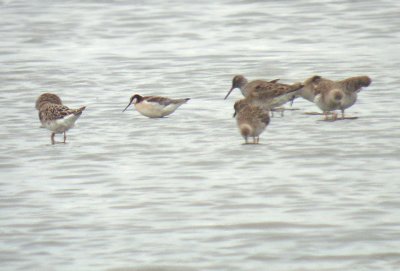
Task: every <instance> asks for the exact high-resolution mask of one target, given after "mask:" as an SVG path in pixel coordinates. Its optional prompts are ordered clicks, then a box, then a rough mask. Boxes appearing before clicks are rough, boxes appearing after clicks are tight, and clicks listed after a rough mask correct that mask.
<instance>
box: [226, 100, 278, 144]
mask: <svg viewBox="0 0 400 271" xmlns="http://www.w3.org/2000/svg"><path fill="white" fill-rule="evenodd" d="M233 107H234V109H235V113H234V116H235V117H236V122H237V125H238V128H239V131H240V134H241V135H242V136H243V138H244V140H245V142H246V144H247V143H248V138H249V137H252V138H253V144H258V142H259V140H260V134H261V133H262V132H263V131H264V130H265V128H266V127H267V125H268V124H269V122H270V118H269V112H268V110H266V109H265V108H263V107H259V106H256V105H253V104H251V103H249V102H248V101H247V99H242V100H239V101H236V102H235V105H234V106H233Z"/></svg>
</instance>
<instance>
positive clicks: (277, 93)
mask: <svg viewBox="0 0 400 271" xmlns="http://www.w3.org/2000/svg"><path fill="white" fill-rule="evenodd" d="M278 80H279V79H275V80H272V81H265V80H253V81H251V82H248V80H247V79H246V78H245V77H244V76H243V75H236V76H235V77H233V79H232V87H231V89H230V90H229V92H228V93H227V94H226V96H225V98H224V99H226V98H228V96H229V94H231V92H232V91H233V90H234V89H235V88H238V89H240V91H241V92H242V94H243V96H245V98H246V99H247V101H248V102H249V103H252V104H254V105H257V106H261V107H266V109H268V110H271V109H273V108H276V107H279V106H281V105H283V104H285V103H286V102H288V101H290V100H292V99H294V98H295V97H296V91H298V90H300V89H301V88H302V87H303V84H302V83H295V84H292V85H287V84H281V83H278Z"/></svg>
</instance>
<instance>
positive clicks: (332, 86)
mask: <svg viewBox="0 0 400 271" xmlns="http://www.w3.org/2000/svg"><path fill="white" fill-rule="evenodd" d="M370 84H371V78H369V77H368V76H355V77H349V78H346V79H344V80H339V81H333V80H330V79H327V78H323V77H321V76H318V75H316V76H313V77H311V78H309V79H307V80H306V81H305V87H304V89H305V93H306V95H305V96H306V97H308V99H312V97H313V96H314V102H315V104H316V105H317V106H318V107H319V108H320V109H321V110H322V111H323V113H324V115H325V120H327V119H328V112H330V111H334V110H340V111H341V112H342V119H344V111H345V110H346V109H347V108H349V107H351V106H352V105H354V104H355V102H356V101H357V93H358V92H360V91H361V89H362V88H363V87H367V86H369V85H370ZM303 94H304V93H303ZM336 118H337V114H336V113H334V114H333V119H336Z"/></svg>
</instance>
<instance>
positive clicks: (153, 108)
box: [122, 94, 190, 118]
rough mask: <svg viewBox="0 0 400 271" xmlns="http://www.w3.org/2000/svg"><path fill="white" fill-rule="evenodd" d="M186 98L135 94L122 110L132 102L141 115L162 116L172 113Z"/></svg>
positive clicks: (187, 99)
mask: <svg viewBox="0 0 400 271" xmlns="http://www.w3.org/2000/svg"><path fill="white" fill-rule="evenodd" d="M189 100H190V98H186V99H170V98H165V97H159V96H146V97H143V96H141V95H139V94H135V95H133V96H132V97H131V99H130V101H129V104H128V105H127V106H126V107H125V109H124V110H122V112H124V111H125V110H126V109H128V107H129V106H130V105H131V104H133V105H134V106H135V108H136V110H137V111H139V113H140V114H142V115H143V116H146V117H149V118H162V117H165V116H168V115H169V114H172V113H173V112H174V111H175V110H176V109H177V108H178V107H180V106H181V105H182V104H184V103H186V102H187V101H189Z"/></svg>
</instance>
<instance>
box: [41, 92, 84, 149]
mask: <svg viewBox="0 0 400 271" xmlns="http://www.w3.org/2000/svg"><path fill="white" fill-rule="evenodd" d="M36 108H37V109H38V110H39V119H40V122H41V123H42V126H43V127H44V128H47V129H49V130H50V131H52V133H51V144H55V140H54V136H55V134H60V133H64V141H63V143H65V142H66V140H67V135H66V132H67V131H68V130H69V129H71V128H72V127H74V124H75V122H76V120H77V119H78V118H79V117H80V116H81V114H82V112H83V110H85V108H86V107H85V106H83V107H81V108H79V109H70V108H68V107H67V106H65V105H62V102H61V99H60V98H59V97H58V96H57V95H55V94H52V93H44V94H42V95H40V96H39V98H38V99H37V100H36Z"/></svg>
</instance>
